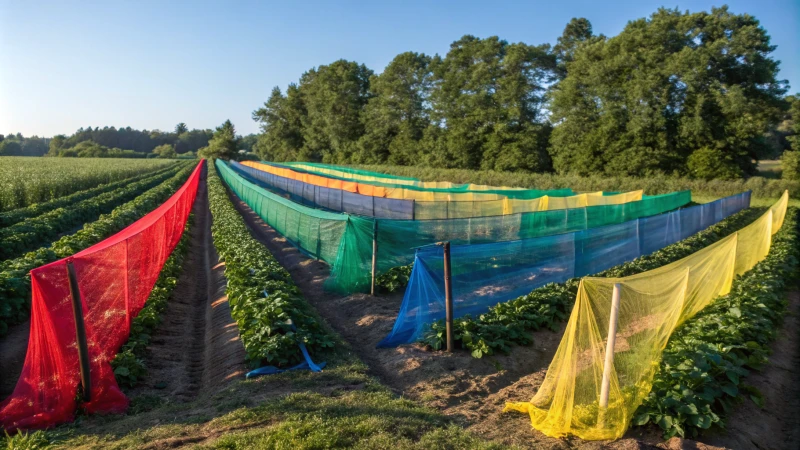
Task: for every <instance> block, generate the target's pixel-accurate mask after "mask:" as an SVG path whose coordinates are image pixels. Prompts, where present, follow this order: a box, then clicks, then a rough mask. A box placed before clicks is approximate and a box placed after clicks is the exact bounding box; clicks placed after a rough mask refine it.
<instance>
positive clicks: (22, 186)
mask: <svg viewBox="0 0 800 450" xmlns="http://www.w3.org/2000/svg"><path fill="white" fill-rule="evenodd" d="M33 163H35V164H33ZM169 164H171V162H169V161H139V160H134V161H131V160H124V159H85V160H71V159H70V160H57V159H50V158H41V159H39V158H37V159H30V158H17V157H0V211H6V210H9V209H14V208H23V207H26V206H29V205H33V204H34V203H40V202H46V201H49V200H52V199H54V198H59V197H63V196H66V195H70V194H73V193H75V192H78V191H82V190H84V189H89V188H93V187H95V186H98V185H100V184H105V183H110V182H114V181H117V180H120V179H123V178H130V177H132V176H135V175H138V174H140V173H142V172H147V171H150V170H154V169H157V168H161V167H166V166H167V165H169Z"/></svg>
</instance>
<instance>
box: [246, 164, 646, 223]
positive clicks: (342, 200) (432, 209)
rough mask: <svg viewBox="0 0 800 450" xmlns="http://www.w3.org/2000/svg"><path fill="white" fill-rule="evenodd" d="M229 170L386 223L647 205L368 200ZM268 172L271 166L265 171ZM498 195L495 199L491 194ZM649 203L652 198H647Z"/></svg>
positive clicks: (637, 195) (622, 196)
mask: <svg viewBox="0 0 800 450" xmlns="http://www.w3.org/2000/svg"><path fill="white" fill-rule="evenodd" d="M230 167H231V168H233V169H234V171H236V172H237V173H238V174H240V175H242V176H243V177H244V178H245V179H247V180H248V181H250V182H252V183H255V184H257V185H259V186H261V187H263V188H265V189H268V190H271V191H273V192H276V193H279V194H282V195H287V196H288V197H289V198H290V199H291V200H292V201H294V202H297V203H300V204H303V205H306V206H310V207H313V208H324V209H328V210H331V211H337V212H346V213H350V214H358V215H365V216H370V217H376V218H381V219H408V220H429V219H459V218H465V217H482V216H499V215H504V214H515V213H523V212H534V211H548V210H556V209H570V208H585V207H587V206H599V205H616V204H622V203H628V202H634V201H639V200H642V198H643V196H642V191H641V190H639V191H632V192H625V193H617V194H605V193H603V192H592V193H585V194H577V195H572V196H568V197H552V196H549V195H543V196H541V197H538V198H531V199H510V198H501V199H499V200H481V201H470V200H452V201H451V200H431V201H424V200H413V199H412V200H409V199H401V198H391V197H379V196H374V195H363V194H360V193H358V192H352V191H348V190H345V189H341V188H340V187H341V186H340V187H326V186H320V185H318V184H312V183H307V182H304V181H301V180H298V179H295V178H287V177H283V176H280V175H277V174H275V173H272V171H270V170H263V169H262V166H258V167H259V168H256V167H253V166H252V165H244V164H239V163H237V162H235V161H234V162H231V164H230ZM263 167H269V166H263ZM492 195H493V196H494V194H492ZM645 198H647V197H645Z"/></svg>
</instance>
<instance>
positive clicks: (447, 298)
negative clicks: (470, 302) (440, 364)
mask: <svg viewBox="0 0 800 450" xmlns="http://www.w3.org/2000/svg"><path fill="white" fill-rule="evenodd" d="M436 245H441V246H442V247H443V249H444V317H445V318H444V323H445V332H446V333H447V351H448V352H452V351H453V283H452V280H451V279H450V241H445V242H439V243H438V244H436Z"/></svg>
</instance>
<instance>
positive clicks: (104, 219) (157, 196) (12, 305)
mask: <svg viewBox="0 0 800 450" xmlns="http://www.w3.org/2000/svg"><path fill="white" fill-rule="evenodd" d="M180 164H181V166H180V167H183V169H182V170H180V171H179V172H178V173H176V174H175V175H174V176H173V177H172V178H169V179H167V180H166V181H164V182H162V183H161V184H159V185H158V186H156V187H154V188H152V189H150V190H148V191H146V192H144V193H143V194H141V195H139V196H138V197H136V198H135V199H133V200H131V201H129V202H128V203H125V204H123V205H120V206H118V207H117V208H115V209H114V210H113V211H111V213H109V214H104V215H102V216H100V218H99V219H97V220H96V221H94V222H91V223H87V224H86V225H84V227H83V228H82V229H81V230H79V231H78V232H76V233H74V234H69V235H66V236H63V237H61V238H60V239H58V240H57V241H55V242H53V243H52V245H50V246H48V247H42V248H39V249H38V250H36V251H33V252H30V253H28V254H26V255H25V256H21V257H19V258H16V259H9V260H6V261H2V262H0V335H3V334H5V333H6V331H7V330H8V326H9V325H13V324H16V323H20V322H22V321H24V320H25V319H27V318H28V315H29V314H30V299H31V280H30V275H29V272H30V271H31V269H35V268H36V267H39V266H41V265H44V264H47V263H51V262H53V261H56V260H58V259H60V258H65V257H67V256H69V255H73V254H75V253H77V252H79V251H81V250H83V249H85V248H88V247H90V246H92V245H94V244H96V243H98V242H100V241H102V240H103V239H105V238H107V237H109V236H111V235H113V234H114V233H116V232H118V231H120V230H122V229H123V228H125V227H127V226H128V225H130V224H132V223H133V222H135V221H137V220H139V219H140V218H142V217H143V216H144V215H146V214H147V213H148V212H150V211H152V210H154V209H155V208H156V207H158V206H159V205H160V204H162V203H163V202H164V201H166V200H167V199H168V198H169V197H170V196H171V195H172V194H174V193H175V191H177V190H178V188H179V187H180V186H181V185H182V184H183V183H184V182H186V180H187V179H188V178H189V175H190V174H191V173H192V170H193V169H194V164H192V163H185V162H182V163H180Z"/></svg>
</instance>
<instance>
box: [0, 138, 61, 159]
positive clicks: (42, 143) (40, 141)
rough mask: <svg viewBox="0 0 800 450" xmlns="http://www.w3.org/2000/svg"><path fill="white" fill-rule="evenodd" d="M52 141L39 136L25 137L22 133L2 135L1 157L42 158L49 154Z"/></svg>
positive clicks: (0, 144)
mask: <svg viewBox="0 0 800 450" xmlns="http://www.w3.org/2000/svg"><path fill="white" fill-rule="evenodd" d="M49 145H50V139H47V138H40V137H39V136H31V137H27V138H26V137H24V136H22V133H17V134H9V135H8V136H3V135H2V134H0V156H42V155H44V154H45V153H47V149H48V146H49Z"/></svg>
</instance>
